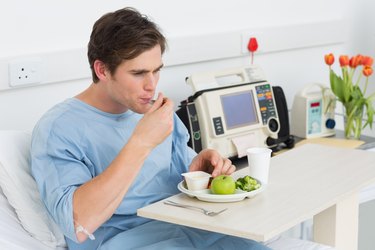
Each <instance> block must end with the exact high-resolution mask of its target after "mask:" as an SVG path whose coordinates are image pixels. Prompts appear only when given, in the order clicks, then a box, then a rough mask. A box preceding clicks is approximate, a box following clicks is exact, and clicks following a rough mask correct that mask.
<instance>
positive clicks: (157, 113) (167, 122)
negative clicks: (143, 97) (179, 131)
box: [132, 93, 174, 149]
mask: <svg viewBox="0 0 375 250" xmlns="http://www.w3.org/2000/svg"><path fill="white" fill-rule="evenodd" d="M150 105H152V106H151V108H150V110H149V111H147V112H146V113H145V115H144V117H143V118H142V119H141V120H140V121H139V123H138V125H137V127H136V128H135V130H134V133H133V136H132V138H133V140H134V139H136V140H137V141H138V143H140V144H142V145H143V146H146V147H147V148H148V149H153V148H154V147H156V146H157V145H158V144H160V143H161V142H163V141H164V140H165V138H166V137H168V135H170V133H171V132H172V131H173V113H174V112H173V102H172V101H171V100H170V99H168V98H165V97H164V96H163V94H161V93H159V95H158V98H157V99H156V100H155V102H154V103H153V104H150Z"/></svg>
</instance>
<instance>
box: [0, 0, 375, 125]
mask: <svg viewBox="0 0 375 250" xmlns="http://www.w3.org/2000/svg"><path fill="white" fill-rule="evenodd" d="M354 2H355V5H354ZM365 4H366V6H368V5H371V4H372V6H374V4H373V3H372V2H371V1H370V0H361V1H354V0H342V1H340V0H314V1H312V0H311V1H298V0H284V1H279V0H265V1H255V0H236V1H224V0H206V1H199V0H190V1H173V0H160V1H159V2H156V1H146V0H132V1H120V0H113V1H98V0H94V1H91V0H82V1H74V0H65V1H48V0H33V1H27V0H12V1H2V2H1V3H0V30H1V31H2V33H1V45H2V46H0V129H31V128H32V127H33V126H34V124H35V122H36V121H37V119H38V118H39V117H40V115H42V114H43V113H44V112H45V111H46V110H47V109H48V108H49V107H51V106H52V105H53V104H55V103H57V102H60V101H61V100H63V99H65V98H67V97H71V96H74V95H75V94H76V93H78V92H79V91H81V90H83V89H84V88H86V87H87V86H88V85H89V84H90V73H89V66H88V64H87V59H86V57H85V50H86V44H87V42H88V38H89V34H90V32H91V27H92V25H93V23H94V21H95V20H96V19H97V18H99V17H100V16H101V15H102V14H104V13H106V12H108V11H112V10H115V9H118V8H121V7H124V6H132V7H135V8H137V9H138V10H140V11H141V12H142V13H145V14H147V15H148V16H150V17H151V18H152V19H153V20H155V22H157V23H158V24H159V25H160V27H161V28H162V30H163V31H164V33H165V35H166V36H167V38H168V40H169V41H170V50H169V51H168V52H167V53H166V55H165V62H166V66H167V67H165V69H163V71H162V77H161V80H160V83H159V90H160V91H163V92H165V93H166V94H167V95H168V96H170V97H171V98H172V99H173V100H174V101H175V103H176V107H177V104H178V103H179V102H180V101H181V100H183V99H184V98H186V97H187V96H188V95H190V94H191V89H190V87H189V86H187V85H186V84H185V82H184V79H185V77H186V76H189V75H191V74H193V73H195V72H200V71H206V70H219V69H224V68H233V67H240V66H246V65H249V63H250V59H249V56H248V54H246V53H242V47H241V46H242V42H241V37H242V34H243V32H245V31H246V32H249V33H252V32H253V31H254V32H255V34H257V35H259V37H260V39H259V52H258V53H257V54H256V56H255V63H256V64H258V65H260V66H261V67H262V68H263V69H264V71H265V72H266V74H267V77H268V80H269V81H270V82H271V83H272V84H274V85H280V86H282V87H283V88H284V91H285V93H286V96H287V99H288V104H289V106H290V107H291V104H292V100H293V96H294V94H295V93H296V91H298V90H299V89H301V88H302V87H303V86H304V85H305V84H307V83H310V82H322V83H325V84H327V83H328V69H327V67H326V65H325V64H324V60H323V56H324V54H327V53H329V52H333V53H335V54H340V53H350V52H351V51H356V48H357V44H360V48H361V50H363V51H364V52H366V53H367V52H371V53H373V49H372V48H371V46H372V45H370V44H365V43H360V42H358V41H357V40H356V39H353V36H348V34H347V30H346V29H345V28H346V27H351V26H352V25H354V24H355V25H357V23H359V21H357V20H359V19H355V20H354V19H350V18H351V17H353V16H355V15H352V14H351V13H352V12H353V10H354V9H355V13H361V12H365V8H364V6H365ZM354 7H358V8H354ZM358 16H360V15H358ZM348 17H349V18H348ZM374 23H375V20H374V19H372V20H370V22H369V25H370V26H371V27H372V30H374V29H373V27H374V26H375V25H374ZM336 26H337V28H335V27H336ZM304 27H305V28H304ZM356 27H357V26H356ZM357 30H359V29H357ZM368 30H371V29H370V27H369V28H368ZM357 36H359V35H357ZM360 36H361V37H362V36H367V37H371V39H373V40H374V33H372V34H369V33H367V34H360ZM262 38H264V40H262ZM349 38H350V39H349ZM358 40H359V41H363V40H361V39H358ZM367 40H368V39H367ZM372 44H374V43H372ZM347 51H350V52H347ZM359 52H361V53H364V52H362V51H358V52H354V53H359ZM31 56H33V57H34V56H40V57H42V58H43V60H45V64H46V67H45V68H44V70H45V72H44V73H45V80H44V83H47V84H43V85H35V86H29V87H25V88H11V87H9V84H8V82H9V79H8V63H9V61H11V60H13V59H22V58H28V57H31Z"/></svg>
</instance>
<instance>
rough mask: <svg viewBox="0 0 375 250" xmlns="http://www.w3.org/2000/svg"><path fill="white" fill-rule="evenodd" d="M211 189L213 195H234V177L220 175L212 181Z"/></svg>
mask: <svg viewBox="0 0 375 250" xmlns="http://www.w3.org/2000/svg"><path fill="white" fill-rule="evenodd" d="M210 189H211V192H212V193H213V194H234V192H235V191H236V182H235V180H234V179H233V178H232V176H229V175H219V176H216V177H215V178H214V179H213V180H212V182H211V187H210Z"/></svg>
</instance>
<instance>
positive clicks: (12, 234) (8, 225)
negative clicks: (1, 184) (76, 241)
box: [0, 189, 66, 250]
mask: <svg viewBox="0 0 375 250" xmlns="http://www.w3.org/2000/svg"><path fill="white" fill-rule="evenodd" d="M0 248H1V249H6V250H8V249H9V250H34V249H35V250H51V249H52V248H50V247H48V246H46V245H44V244H43V243H41V242H40V241H38V240H36V239H35V238H33V237H31V236H30V235H29V234H28V233H27V231H26V230H25V229H23V227H22V225H21V223H20V221H19V220H18V218H17V215H16V213H15V211H14V209H13V207H11V206H10V205H9V203H8V200H7V199H6V197H5V196H4V194H3V191H2V190H1V189H0ZM63 249H64V250H66V248H60V249H59V250H63Z"/></svg>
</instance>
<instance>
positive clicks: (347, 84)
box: [324, 54, 375, 139]
mask: <svg viewBox="0 0 375 250" xmlns="http://www.w3.org/2000/svg"><path fill="white" fill-rule="evenodd" d="M324 59H325V62H326V64H327V65H328V66H329V79H330V84H331V89H332V92H333V93H334V94H335V96H336V97H337V100H338V101H340V102H341V103H342V104H343V107H344V119H345V120H344V121H345V129H344V130H345V137H346V138H354V139H359V137H360V135H361V131H362V129H363V128H365V127H366V126H367V125H369V126H370V128H371V129H372V123H373V116H374V107H373V102H374V100H375V93H371V94H369V95H367V96H366V94H367V93H366V91H367V87H368V84H369V77H370V76H371V74H372V73H373V69H372V64H373V62H374V60H373V58H372V57H369V56H363V55H356V56H353V57H351V58H349V56H347V55H341V56H340V57H339V63H340V67H341V76H340V75H338V74H336V73H335V72H334V71H333V69H332V67H331V66H332V65H333V63H334V61H335V57H334V55H333V54H327V55H325V57H324ZM360 66H362V71H361V72H360V73H359V74H357V76H356V75H355V72H356V69H357V68H360ZM362 77H365V83H364V85H363V84H362V85H361V79H362ZM361 86H362V88H363V89H362V88H361ZM365 110H366V112H365ZM364 113H366V115H367V120H366V122H365V124H364V125H362V122H363V114H364Z"/></svg>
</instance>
